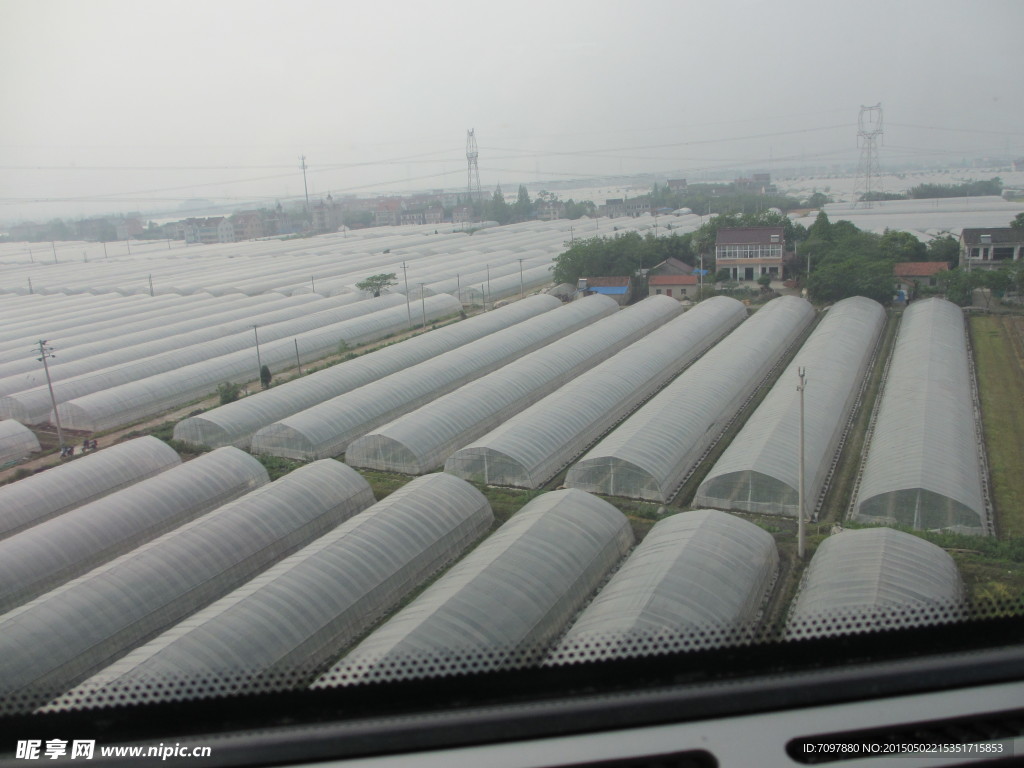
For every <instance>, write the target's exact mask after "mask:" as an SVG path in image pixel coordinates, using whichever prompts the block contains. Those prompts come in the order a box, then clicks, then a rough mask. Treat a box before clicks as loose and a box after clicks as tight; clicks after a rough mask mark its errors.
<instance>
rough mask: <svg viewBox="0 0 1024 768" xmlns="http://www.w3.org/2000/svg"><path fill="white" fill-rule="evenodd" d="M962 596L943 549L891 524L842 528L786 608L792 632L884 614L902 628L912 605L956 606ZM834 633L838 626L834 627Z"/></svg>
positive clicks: (820, 630) (825, 631) (821, 630)
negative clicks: (788, 607)
mask: <svg viewBox="0 0 1024 768" xmlns="http://www.w3.org/2000/svg"><path fill="white" fill-rule="evenodd" d="M963 599H964V588H963V583H962V582H961V580H960V573H959V571H957V567H956V563H954V562H953V558H952V557H950V556H949V555H948V554H947V553H946V552H945V551H944V550H943V549H941V548H940V547H937V546H936V545H934V544H932V543H931V542H928V541H925V540H924V539H920V538H918V537H917V536H914V535H913V534H910V533H904V532H903V531H896V530H893V529H891V528H866V529H863V530H856V531H855V530H845V531H842V532H840V533H837V534H835V535H833V536H830V537H828V538H827V539H825V541H823V542H822V543H821V545H820V546H819V547H818V549H817V551H816V552H815V553H814V557H813V558H812V559H811V562H810V564H809V565H808V566H807V570H806V571H805V572H804V576H803V580H802V581H801V585H800V591H799V592H798V593H797V596H796V600H795V601H794V603H793V607H792V609H791V610H790V615H789V622H788V625H787V632H788V633H789V634H790V635H792V636H805V637H806V636H809V635H818V634H828V633H829V631H830V630H829V629H828V627H829V624H830V622H829V619H832V620H835V619H845V620H847V621H849V620H850V619H852V618H856V617H867V616H872V617H873V618H872V620H871V622H870V625H869V626H871V627H877V626H878V623H879V616H880V615H886V616H889V617H891V618H893V619H894V620H895V619H898V621H899V622H900V623H901V624H902V625H904V626H906V625H907V624H908V623H913V613H912V612H911V609H922V608H932V609H936V608H937V609H940V610H942V609H955V608H956V607H957V606H958V605H959V604H960V603H961V601H962V600H963ZM837 631H838V630H837Z"/></svg>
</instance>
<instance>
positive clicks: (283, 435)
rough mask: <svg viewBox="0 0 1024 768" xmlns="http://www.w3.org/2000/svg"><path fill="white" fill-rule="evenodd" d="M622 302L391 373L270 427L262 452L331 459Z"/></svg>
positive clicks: (560, 314) (591, 301)
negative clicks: (373, 432) (392, 422)
mask: <svg viewBox="0 0 1024 768" xmlns="http://www.w3.org/2000/svg"><path fill="white" fill-rule="evenodd" d="M617 308H618V305H617V304H616V303H615V302H614V301H613V300H612V299H609V298H607V297H605V296H590V297H587V298H586V299H583V300H582V301H574V302H572V303H570V304H566V305H565V306H562V307H559V308H558V309H554V310H552V311H550V312H545V313H544V314H542V315H539V316H537V317H532V318H529V319H527V320H524V321H523V322H521V323H517V324H516V325H514V326H512V327H510V328H507V329H505V330H503V331H498V332H496V333H494V334H491V335H490V336H486V337H484V338H482V339H480V340H479V341H474V342H470V343H469V344H465V345H463V346H461V347H459V348H457V349H454V350H452V351H450V352H446V353H444V354H443V355H439V356H438V357H435V358H433V359H431V360H427V361H424V362H422V363H419V364H418V365H414V366H412V367H411V368H407V369H405V370H402V371H399V372H397V373H393V374H391V375H390V376H385V377H384V378H382V379H379V380H377V381H376V382H374V383H372V384H368V385H366V386H363V387H359V388H358V389H354V390H352V391H350V392H347V393H345V394H343V395H340V396H339V397H335V398H332V399H330V400H327V401H325V402H323V403H320V404H319V405H316V406H313V407H312V408H308V409H306V410H304V411H302V412H300V413H297V414H294V415H293V416H289V417H287V418H285V419H281V420H280V421H277V422H274V423H273V424H271V425H269V426H267V427H264V428H263V429H261V430H260V431H259V432H257V433H256V434H255V435H253V438H252V450H253V452H255V453H268V454H272V455H274V456H284V457H289V458H297V459H312V458H326V457H328V456H336V455H338V454H340V453H342V452H343V451H345V450H346V448H347V447H348V444H349V443H350V442H351V441H353V440H355V439H356V438H359V437H362V436H363V435H365V434H366V433H367V432H369V431H370V430H372V429H374V428H375V427H378V426H380V425H381V424H384V423H387V422H388V421H390V420H392V419H394V418H395V417H397V416H400V415H402V414H404V413H407V412H409V411H411V410H414V409H415V408H418V407H419V406H421V405H423V404H425V403H429V402H431V401H432V400H434V399H436V398H437V397H440V396H441V395H443V394H445V393H446V392H451V391H452V390H454V389H456V388H458V387H460V386H462V385H464V384H466V383H467V382H469V381H472V380H473V379H476V378H478V377H480V376H483V375H485V374H487V373H490V372H491V371H494V370H496V369H498V368H500V367H501V366H503V365H506V364H508V363H509V362H511V361H513V360H515V359H517V358H519V357H522V356H523V355H527V354H529V353H530V352H532V351H534V350H536V349H539V348H541V347H544V346H546V345H548V344H550V343H551V342H553V341H555V340H556V339H561V338H562V337H564V336H568V335H569V334H571V333H573V332H574V331H578V330H579V329H580V328H584V327H586V326H588V325H590V324H591V323H594V322H595V321H597V320H599V319H601V318H604V317H607V316H609V315H612V314H614V313H615V312H616V310H617Z"/></svg>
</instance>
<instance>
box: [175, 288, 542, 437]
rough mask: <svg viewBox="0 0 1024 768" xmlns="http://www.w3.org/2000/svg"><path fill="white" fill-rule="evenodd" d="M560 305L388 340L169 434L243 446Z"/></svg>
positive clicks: (530, 301) (536, 302)
mask: <svg viewBox="0 0 1024 768" xmlns="http://www.w3.org/2000/svg"><path fill="white" fill-rule="evenodd" d="M559 306H561V304H560V302H559V301H558V299H556V298H555V297H553V296H543V295H541V296H528V297H527V298H526V299H524V300H523V301H517V302H515V303H513V304H509V305H508V306H506V307H502V308H501V309H497V310H495V311H493V312H485V313H483V314H479V315H475V316H473V317H470V318H468V319H466V320H463V321H461V322H458V323H453V324H450V325H446V326H444V327H443V328H438V329H436V330H433V331H430V332H429V333H424V334H421V335H419V336H415V337H413V338H411V339H406V340H405V341H402V342H399V343H397V344H391V345H389V346H387V347H385V348H384V349H379V350H377V351H375V352H371V353H369V354H365V355H362V356H360V357H357V358H355V359H354V360H348V361H346V362H343V363H340V364H339V365H335V366H331V367H330V368H325V369H324V370H322V371H317V372H316V373H313V374H310V375H308V376H304V377H302V378H299V379H295V380H294V381H290V382H287V383H286V384H282V385H280V386H277V387H274V388H272V389H269V390H266V391H264V392H260V393H258V394H256V395H253V396H250V397H246V398H243V399H241V400H238V401H236V402H233V403H228V404H227V405H222V406H220V407H218V408H214V409H212V410H209V411H206V412H204V413H202V414H199V415H198V416H192V417H189V418H187V419H183V420H182V421H179V422H178V423H177V425H175V427H174V439H175V440H181V441H183V442H186V443H189V444H192V445H204V446H207V447H210V448H217V447H219V446H222V445H235V446H238V447H239V448H248V447H249V443H250V440H251V438H252V436H253V435H254V434H255V433H256V432H257V431H258V430H259V429H260V428H262V427H265V426H267V425H269V424H273V423H274V422H275V421H279V420H280V419H284V418H287V417H288V416H291V415H293V414H296V413H298V412H299V411H303V410H305V409H306V408H311V407H313V406H314V405H318V404H319V403H322V402H324V401H325V400H329V399H330V398H332V397H337V396H338V395H341V394H343V393H345V392H348V391H350V390H353V389H356V388H357V387H361V386H363V385H365V384H370V383H372V382H374V381H377V380H378V379H382V378H384V377H385V376H388V375H390V374H392V373H396V372H398V371H402V370H405V369H406V368H411V367H412V366H414V365H417V364H419V363H422V362H425V361H427V360H431V359H433V358H435V357H437V356H438V355H441V354H444V353H445V352H449V351H451V350H453V349H456V348H458V347H461V346H463V345H464V344H468V343H469V342H471V341H476V340H477V339H482V338H484V337H485V336H488V335H490V334H492V333H495V332H497V331H500V330H503V329H505V328H508V327H510V326H514V325H516V324H517V323H520V322H522V321H523V320H527V319H529V318H531V317H535V316H536V315H540V314H543V313H544V312H550V311H551V310H553V309H555V308H556V307H559Z"/></svg>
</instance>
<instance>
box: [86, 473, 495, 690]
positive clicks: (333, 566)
mask: <svg viewBox="0 0 1024 768" xmlns="http://www.w3.org/2000/svg"><path fill="white" fill-rule="evenodd" d="M493 520H494V515H493V514H492V512H491V508H490V505H489V504H488V503H487V499H485V498H484V496H483V495H482V494H481V493H480V492H479V491H477V490H476V489H475V488H473V487H472V486H471V485H469V483H466V482H464V481H462V480H459V479H457V478H455V477H452V476H451V475H446V474H435V475H427V476H425V477H421V478H416V479H415V480H413V481H411V482H409V483H407V484H406V485H404V486H402V487H401V488H400V489H398V490H397V491H395V492H394V493H392V494H390V495H389V496H388V497H387V498H386V499H384V500H383V501H379V502H377V503H376V504H375V505H373V506H372V507H370V508H369V509H367V510H365V511H364V512H361V513H360V514H358V515H356V516H354V517H352V518H351V519H349V520H347V521H346V522H344V523H342V524H341V525H339V526H338V527H337V528H335V529H334V530H332V531H330V532H329V533H327V534H325V535H323V536H321V537H320V538H318V539H317V540H316V541H314V542H313V543H312V544H309V545H307V546H306V547H304V548H303V549H301V550H299V551H298V552H296V553H295V554H294V555H291V556H290V557H288V558H285V559H284V560H282V561H281V562H279V563H278V564H277V565H275V566H273V567H271V568H270V569H268V570H267V571H265V572H264V573H263V574H261V575H259V576H257V577H256V578H254V579H253V580H252V581H250V582H248V583H247V584H245V585H244V586H242V587H240V588H238V589H236V590H235V591H233V592H231V593H230V594H228V595H227V596H225V597H224V598H222V599H220V600H218V601H217V602H215V603H213V604H212V605H210V606H209V607H207V608H205V609H203V610H200V611H199V612H197V613H196V614H194V615H193V616H190V617H189V618H188V619H186V620H184V621H182V622H181V623H179V624H177V625H176V626H175V627H173V628H172V629H170V630H168V631H167V632H165V633H164V634H162V635H160V636H158V637H157V638H156V639H154V640H152V641H151V642H149V643H147V644H146V645H143V646H141V647H139V648H138V649H136V650H134V651H132V652H131V653H129V654H128V655H127V656H125V657H124V658H123V659H121V660H120V661H118V662H116V663H114V664H113V665H111V666H109V667H107V668H106V669H104V670H103V671H102V672H101V673H99V674H98V675H96V676H94V677H92V678H90V679H89V680H87V681H86V682H85V683H83V684H82V685H81V686H80V687H79V688H78V689H77V690H76V691H72V693H71V697H74V696H76V695H78V696H80V695H87V694H89V693H90V692H92V693H95V692H96V691H97V690H98V689H103V688H108V689H117V688H126V687H131V688H132V689H133V690H134V691H136V692H137V694H136V696H137V697H138V698H143V697H145V695H146V691H148V692H149V694H150V695H151V696H158V697H162V696H166V695H167V691H168V689H171V690H173V689H174V687H175V685H176V684H178V685H181V686H182V687H185V688H187V687H190V685H189V683H191V682H193V681H196V680H209V681H215V683H214V685H213V686H212V687H213V688H214V689H215V690H216V692H218V693H226V692H228V691H233V692H235V691H239V690H246V689H257V690H258V689H260V688H261V687H264V686H265V687H269V686H271V685H274V684H275V681H274V680H272V679H271V676H273V675H275V674H276V675H278V676H279V679H278V680H277V681H276V683H277V684H285V685H297V684H303V683H308V682H310V681H311V680H312V679H313V677H315V674H316V672H317V671H318V670H320V669H321V668H322V667H323V665H324V664H325V663H330V662H333V661H335V660H337V659H338V658H339V657H340V656H341V655H342V653H343V652H344V651H345V650H347V649H348V648H349V647H351V645H352V644H353V643H354V642H355V641H356V640H357V639H358V638H359V637H360V636H361V635H362V634H364V633H365V632H366V630H368V629H370V628H371V627H372V626H373V624H374V623H376V622H377V621H379V620H380V619H381V618H383V617H384V616H386V615H387V614H388V613H389V612H391V611H393V610H394V609H395V608H396V607H397V606H398V605H399V604H400V602H401V601H402V600H404V599H406V598H407V597H408V596H409V595H410V593H411V592H412V591H413V590H415V589H416V588H417V587H419V586H420V585H421V584H423V583H424V582H425V581H426V580H428V579H429V578H430V577H431V576H433V575H434V574H435V573H437V572H438V571H440V570H442V569H443V568H445V567H447V566H448V565H450V564H451V563H452V562H453V561H454V560H456V559H457V558H459V557H460V556H461V555H462V554H463V553H464V552H465V550H466V548H467V547H469V546H470V545H472V544H473V543H474V542H476V541H477V540H478V539H480V538H482V537H483V536H484V534H486V533H487V531H488V529H489V528H490V526H491V524H492V522H493Z"/></svg>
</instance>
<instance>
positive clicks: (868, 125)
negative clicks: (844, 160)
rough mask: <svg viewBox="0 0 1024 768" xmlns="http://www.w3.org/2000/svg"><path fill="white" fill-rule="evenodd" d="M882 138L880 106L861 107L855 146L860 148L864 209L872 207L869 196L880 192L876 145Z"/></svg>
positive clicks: (880, 184) (879, 104)
mask: <svg viewBox="0 0 1024 768" xmlns="http://www.w3.org/2000/svg"><path fill="white" fill-rule="evenodd" d="M881 137H882V104H881V103H878V104H875V106H873V107H865V106H861V108H860V115H859V116H858V117H857V146H858V147H860V169H859V172H858V176H860V177H861V180H862V184H863V187H864V192H863V194H862V195H861V198H860V199H861V200H862V201H863V203H864V207H865V208H870V207H871V206H872V201H871V194H872V193H873V192H881V191H882V180H881V175H880V173H879V170H878V144H879V140H880V139H881Z"/></svg>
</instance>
